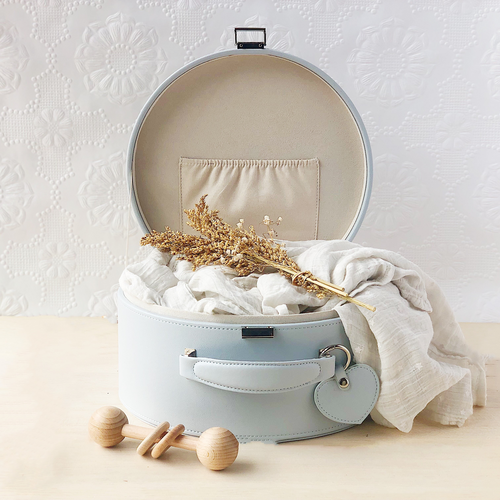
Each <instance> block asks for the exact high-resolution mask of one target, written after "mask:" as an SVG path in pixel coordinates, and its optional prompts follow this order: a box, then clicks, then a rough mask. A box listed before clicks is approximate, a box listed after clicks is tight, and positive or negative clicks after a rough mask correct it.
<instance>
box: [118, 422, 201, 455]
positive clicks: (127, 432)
mask: <svg viewBox="0 0 500 500" xmlns="http://www.w3.org/2000/svg"><path fill="white" fill-rule="evenodd" d="M150 434H151V429H147V428H146V427H139V426H138V425H130V424H125V425H124V426H123V427H122V436H124V437H128V438H132V439H140V440H143V439H146V438H147V437H148V436H149V435H150ZM165 434H166V433H164V434H162V435H160V436H158V438H157V439H156V441H155V442H156V443H158V441H160V439H161V438H162V437H163V436H164V435H165ZM197 444H198V438H197V437H194V436H184V435H182V436H177V438H176V439H175V441H174V442H173V443H171V446H175V447H176V448H182V449H183V450H190V451H196V445H197Z"/></svg>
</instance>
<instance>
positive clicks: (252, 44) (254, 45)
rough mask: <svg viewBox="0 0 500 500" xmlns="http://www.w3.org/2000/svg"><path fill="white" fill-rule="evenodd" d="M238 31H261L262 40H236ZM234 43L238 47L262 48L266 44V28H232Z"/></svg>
mask: <svg viewBox="0 0 500 500" xmlns="http://www.w3.org/2000/svg"><path fill="white" fill-rule="evenodd" d="M239 31H261V32H262V33H263V34H264V40H262V41H261V42H242V41H241V40H238V32H239ZM234 43H235V44H236V47H238V48H239V49H263V48H264V47H265V46H266V28H234Z"/></svg>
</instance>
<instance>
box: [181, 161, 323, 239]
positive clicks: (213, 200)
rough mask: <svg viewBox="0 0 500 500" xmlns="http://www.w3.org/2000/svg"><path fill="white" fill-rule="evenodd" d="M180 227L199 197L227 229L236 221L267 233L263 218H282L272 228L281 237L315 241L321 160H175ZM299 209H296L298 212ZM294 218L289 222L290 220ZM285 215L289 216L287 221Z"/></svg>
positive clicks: (185, 224) (185, 227) (189, 231)
mask: <svg viewBox="0 0 500 500" xmlns="http://www.w3.org/2000/svg"><path fill="white" fill-rule="evenodd" d="M179 169H180V172H179V191H180V193H179V200H180V217H181V219H180V227H181V228H182V230H183V231H184V232H188V233H192V234H194V232H193V230H192V229H191V228H190V227H189V226H188V225H187V217H186V215H185V213H184V210H185V209H191V208H193V207H194V205H195V203H197V202H198V201H199V199H200V197H201V196H203V195H204V194H208V197H207V203H208V204H209V206H210V207H212V208H217V209H218V210H219V211H220V215H221V217H222V218H223V219H224V220H225V221H226V222H228V223H230V224H231V225H233V226H234V225H235V224H236V223H237V222H238V221H239V220H240V219H244V220H245V227H248V226H249V225H253V226H254V227H255V230H256V231H257V234H261V233H264V232H265V230H266V228H265V226H264V225H263V224H262V219H263V217H264V216H265V215H268V216H269V217H270V218H271V219H272V220H276V219H277V218H278V217H279V216H282V217H283V219H284V220H283V223H282V225H280V227H279V228H276V227H275V226H273V228H275V229H276V230H277V232H278V234H279V237H280V238H283V239H287V240H299V239H300V238H302V237H304V236H305V237H306V238H307V239H310V240H314V239H316V238H317V237H318V215H319V175H320V174H319V161H318V159H317V158H313V159H309V160H239V159H238V160H237V159H233V160H217V159H197V158H181V159H180V161H179ZM297 206H300V210H297ZM292 213H293V217H290V215H291V214H292ZM287 215H288V216H287Z"/></svg>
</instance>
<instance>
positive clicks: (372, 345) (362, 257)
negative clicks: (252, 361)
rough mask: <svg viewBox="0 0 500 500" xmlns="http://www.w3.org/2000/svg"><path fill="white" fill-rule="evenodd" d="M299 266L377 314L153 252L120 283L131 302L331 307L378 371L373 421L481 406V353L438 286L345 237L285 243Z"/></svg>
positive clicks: (458, 421) (442, 419) (396, 422)
mask: <svg viewBox="0 0 500 500" xmlns="http://www.w3.org/2000/svg"><path fill="white" fill-rule="evenodd" d="M285 243H286V248H287V251H288V254H289V256H290V257H292V258H293V259H294V260H295V261H296V262H297V264H298V265H299V267H300V268H301V269H304V270H308V271H311V272H312V273H313V274H314V275H316V276H317V277H318V278H321V279H323V280H326V281H330V282H331V283H335V284H337V285H340V286H342V287H344V288H345V290H346V291H347V292H348V293H349V294H350V295H351V296H355V297H356V298H358V299H359V300H361V301H362V302H365V303H367V304H371V305H373V306H375V307H376V309H377V310H376V311H375V312H371V311H369V310H367V309H365V308H362V307H358V306H356V305H354V304H352V303H349V302H345V301H342V300H341V299H339V298H337V297H332V298H330V299H318V298H317V297H315V296H314V295H312V294H310V293H308V292H306V291H305V290H304V289H302V288H299V287H296V286H294V285H292V284H291V283H290V282H289V281H288V280H287V279H286V278H285V277H283V276H280V275H279V274H278V273H275V272H271V273H268V274H252V275H250V276H246V277H237V276H236V274H235V273H234V271H233V270H231V269H229V268H227V267H224V266H210V267H203V268H200V269H198V270H197V271H192V266H191V264H190V263H189V262H186V261H182V260H179V259H177V258H175V257H172V258H171V257H170V256H169V255H168V254H163V253H161V252H159V251H157V250H153V251H152V252H151V254H150V255H149V257H148V258H146V260H144V261H143V262H140V263H138V264H133V265H130V266H129V267H128V268H127V269H126V270H125V271H124V272H123V274H122V276H121V278H120V286H121V288H122V290H124V291H125V292H126V293H127V294H128V295H130V296H132V297H134V298H136V299H137V300H139V301H142V302H145V303H148V304H156V305H160V306H166V307H170V308H175V309H180V310H186V311H192V312H204V313H208V314H237V315H241V314H252V315H261V314H267V315H278V314H279V315H287V314H297V313H299V312H304V311H307V312H312V311H324V310H329V309H335V310H336V311H337V313H338V314H339V316H340V318H341V319H342V322H343V324H344V327H345V330H346V333H347V336H348V337H349V340H350V342H351V346H352V348H353V351H354V356H355V359H356V362H358V363H366V364H368V365H370V366H371V367H372V368H374V369H375V371H376V372H377V374H378V375H379V377H380V382H381V386H380V396H379V399H378V402H377V404H376V406H375V408H374V410H373V411H372V413H371V416H372V418H373V419H374V420H375V422H377V423H379V424H382V425H386V426H390V427H396V428H398V429H399V430H401V431H404V432H408V431H410V430H411V428H412V425H413V420H414V419H415V417H416V416H417V415H418V414H421V415H422V416H424V417H426V418H428V419H431V420H433V421H435V422H439V423H441V424H446V425H458V426H461V425H463V424H464V422H465V420H466V419H467V418H468V417H469V416H470V415H471V414H472V411H473V405H479V406H484V405H485V403H486V374H485V366H484V361H485V360H484V356H482V355H480V354H478V353H476V352H474V351H473V350H472V349H470V348H469V347H468V346H467V345H466V343H465V340H464V336H463V334H462V331H461V330H460V326H459V325H458V323H457V322H456V320H455V318H454V315H453V312H452V310H451V308H450V306H449V305H448V303H447V301H446V299H445V297H444V295H443V293H442V292H441V290H440V289H439V287H438V286H437V284H436V283H435V282H434V281H433V280H432V279H431V278H430V277H429V276H427V275H426V274H425V273H424V272H423V271H422V270H421V269H420V268H419V267H418V266H416V265H415V264H413V263H411V262H409V261H408V260H407V259H405V258H404V257H402V256H401V255H399V254H397V253H395V252H391V251H388V250H380V249H374V248H365V247H362V246H359V245H356V244H354V243H350V242H346V241H338V240H333V241H316V240H314V241H306V242H285Z"/></svg>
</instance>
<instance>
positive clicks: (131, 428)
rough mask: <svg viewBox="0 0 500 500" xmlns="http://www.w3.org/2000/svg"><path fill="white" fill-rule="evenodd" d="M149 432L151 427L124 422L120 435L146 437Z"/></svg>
mask: <svg viewBox="0 0 500 500" xmlns="http://www.w3.org/2000/svg"><path fill="white" fill-rule="evenodd" d="M150 434H151V429H147V428H146V427H139V426H138V425H130V424H125V425H124V426H123V427H122V436H123V437H127V438H132V439H140V440H143V439H146V438H147V437H148V436H149V435H150Z"/></svg>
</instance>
